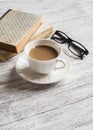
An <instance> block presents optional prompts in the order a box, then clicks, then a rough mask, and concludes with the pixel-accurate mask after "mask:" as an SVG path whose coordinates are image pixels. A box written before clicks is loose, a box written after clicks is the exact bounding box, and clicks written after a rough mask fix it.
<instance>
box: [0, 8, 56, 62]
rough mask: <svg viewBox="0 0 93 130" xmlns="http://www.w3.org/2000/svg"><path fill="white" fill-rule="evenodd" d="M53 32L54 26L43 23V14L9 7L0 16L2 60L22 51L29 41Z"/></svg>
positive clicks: (0, 55)
mask: <svg viewBox="0 0 93 130" xmlns="http://www.w3.org/2000/svg"><path fill="white" fill-rule="evenodd" d="M52 33H53V27H52V26H51V25H49V24H46V23H43V22H42V18H41V16H39V15H37V14H33V13H27V12H22V11H18V10H12V9H9V10H8V11H7V12H6V13H5V14H4V15H2V16H1V18H0V60H1V61H5V60H7V59H9V58H10V57H12V56H14V55H16V54H18V53H20V52H21V51H22V50H23V49H24V46H25V45H26V44H27V43H28V42H30V41H32V40H37V39H41V38H46V37H48V36H50V35H51V34H52Z"/></svg>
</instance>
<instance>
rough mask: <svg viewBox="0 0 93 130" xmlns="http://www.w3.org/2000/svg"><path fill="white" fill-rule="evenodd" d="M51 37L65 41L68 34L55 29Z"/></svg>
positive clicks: (61, 41)
mask: <svg viewBox="0 0 93 130" xmlns="http://www.w3.org/2000/svg"><path fill="white" fill-rule="evenodd" d="M51 39H53V40H55V41H56V42H58V43H65V42H66V41H67V39H68V36H67V35H66V34H65V33H63V32H61V31H56V32H55V33H54V35H53V36H52V37H51Z"/></svg>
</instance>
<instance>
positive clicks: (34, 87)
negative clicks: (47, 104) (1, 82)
mask: <svg viewBox="0 0 93 130" xmlns="http://www.w3.org/2000/svg"><path fill="white" fill-rule="evenodd" d="M58 83H59V82H57V83H52V84H35V83H31V82H27V81H25V80H23V79H22V78H20V77H19V75H18V74H17V73H16V70H15V68H13V69H12V70H11V72H10V74H9V77H8V82H7V85H6V88H7V89H9V91H14V90H15V91H22V90H28V91H40V90H45V89H49V88H51V87H55V86H56V85H57V84H58Z"/></svg>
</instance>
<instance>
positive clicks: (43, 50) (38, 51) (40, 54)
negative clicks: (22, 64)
mask: <svg viewBox="0 0 93 130" xmlns="http://www.w3.org/2000/svg"><path fill="white" fill-rule="evenodd" d="M29 56H30V57H32V58H34V59H37V60H51V59H54V58H56V57H57V56H58V52H57V51H56V50H55V49H54V48H52V47H50V46H46V45H41V46H36V47H35V48H33V49H31V50H30V52H29Z"/></svg>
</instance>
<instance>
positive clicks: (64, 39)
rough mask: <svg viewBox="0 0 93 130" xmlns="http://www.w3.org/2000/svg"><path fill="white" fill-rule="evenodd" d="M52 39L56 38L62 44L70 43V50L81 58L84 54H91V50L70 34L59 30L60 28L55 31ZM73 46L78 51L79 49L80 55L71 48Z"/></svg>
mask: <svg viewBox="0 0 93 130" xmlns="http://www.w3.org/2000/svg"><path fill="white" fill-rule="evenodd" d="M51 39H53V40H55V41H56V42H58V43H60V44H64V43H67V44H68V50H70V52H72V53H73V54H74V55H76V56H77V57H79V58H80V59H81V60H82V59H83V57H84V55H88V54H89V51H88V50H87V49H86V48H85V47H84V46H83V45H82V44H81V43H80V42H78V41H75V40H73V39H71V38H70V37H69V36H68V35H66V34H65V33H64V32H62V31H59V30H57V31H55V33H54V34H53V35H52V37H51ZM75 43H76V44H77V45H76V44H75ZM78 45H79V46H78ZM71 46H72V47H73V48H74V49H75V50H76V51H78V53H79V54H78V55H77V54H76V53H74V52H73V51H72V50H71V49H70V47H71ZM80 46H81V47H80Z"/></svg>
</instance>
